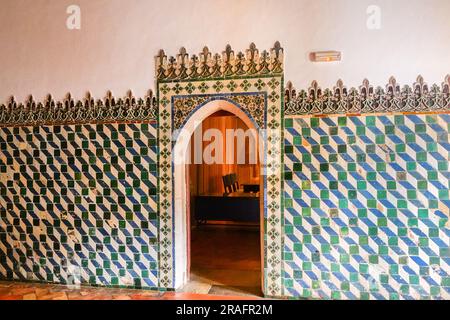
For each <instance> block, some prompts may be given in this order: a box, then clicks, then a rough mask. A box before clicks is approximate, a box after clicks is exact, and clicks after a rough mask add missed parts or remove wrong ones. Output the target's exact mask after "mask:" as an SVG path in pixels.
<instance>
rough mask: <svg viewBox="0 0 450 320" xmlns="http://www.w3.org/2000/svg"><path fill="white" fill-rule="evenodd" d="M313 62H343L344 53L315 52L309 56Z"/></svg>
mask: <svg viewBox="0 0 450 320" xmlns="http://www.w3.org/2000/svg"><path fill="white" fill-rule="evenodd" d="M309 59H310V60H311V61H312V62H332V61H341V60H342V52H340V51H315V52H311V53H310V54H309Z"/></svg>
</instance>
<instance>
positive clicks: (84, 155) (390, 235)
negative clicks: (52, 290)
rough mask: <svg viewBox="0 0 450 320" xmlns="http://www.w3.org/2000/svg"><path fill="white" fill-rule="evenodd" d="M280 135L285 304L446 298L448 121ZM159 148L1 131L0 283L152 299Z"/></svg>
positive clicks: (79, 131)
mask: <svg viewBox="0 0 450 320" xmlns="http://www.w3.org/2000/svg"><path fill="white" fill-rule="evenodd" d="M285 127H286V129H285V150H284V151H285V157H284V163H285V173H284V178H285V181H284V197H285V201H284V202H285V203H284V206H285V210H284V217H285V218H284V219H285V221H284V223H285V227H284V228H285V235H284V246H285V249H284V292H285V294H286V295H288V296H292V297H323V298H331V299H349V298H350V299H359V298H362V299H368V298H370V299H387V298H390V299H410V298H416V299H417V298H431V299H439V298H447V299H449V298H450V249H449V247H450V229H449V223H450V222H449V207H450V200H449V187H450V172H449V153H450V144H449V132H450V130H449V129H450V115H396V116H394V115H392V116H358V117H356V116H355V117H324V118H319V117H303V118H301V117H298V118H286V119H285ZM155 136H156V124H105V125H70V126H41V127H35V128H33V127H21V128H0V218H1V219H0V277H1V278H8V279H23V280H25V279H26V280H38V281H50V282H62V283H67V282H69V283H70V282H71V281H73V279H74V278H76V277H77V272H78V270H80V276H81V280H82V282H83V283H89V284H95V285H125V286H133V287H147V288H153V287H158V285H159V284H158V271H157V270H158V265H157V264H158V243H157V233H158V232H157V227H158V226H157V195H156V186H157V173H156V172H157V168H156V166H157V165H156V162H157V149H156V148H157V147H156V138H155ZM77 267H79V268H77Z"/></svg>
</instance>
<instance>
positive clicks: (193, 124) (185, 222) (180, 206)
mask: <svg viewBox="0 0 450 320" xmlns="http://www.w3.org/2000/svg"><path fill="white" fill-rule="evenodd" d="M218 111H226V112H229V113H231V114H233V115H235V116H236V117H237V118H239V119H240V120H241V121H242V122H244V124H245V125H246V126H247V127H248V128H249V129H253V131H251V132H252V133H254V134H255V135H257V130H258V129H259V128H258V125H257V124H256V123H255V121H254V120H253V119H252V118H251V117H250V116H249V115H248V114H247V113H246V112H245V111H243V109H242V108H241V106H239V105H238V104H237V103H235V102H231V101H227V100H226V99H221V100H213V101H210V102H207V103H206V104H204V105H200V106H198V107H197V109H196V110H195V111H194V112H193V113H192V114H191V115H190V116H189V118H188V119H187V121H186V123H185V124H184V125H183V126H182V128H181V129H180V130H179V131H178V132H177V133H176V136H175V137H174V140H175V145H174V148H173V180H174V203H173V206H174V220H175V224H174V242H175V246H174V247H175V255H174V256H175V284H176V288H181V287H183V286H184V285H185V284H186V283H187V281H188V280H189V271H190V269H189V268H190V266H189V261H190V257H189V251H190V250H189V243H190V233H189V231H190V222H189V216H188V211H189V189H188V183H187V166H186V163H187V162H188V160H189V157H190V152H191V150H190V141H191V137H192V136H193V135H194V132H195V130H196V129H197V128H198V127H199V126H200V125H201V123H202V122H203V121H204V120H205V119H207V118H208V117H210V116H211V115H212V114H214V113H216V112H218ZM254 139H255V141H261V143H260V144H259V150H260V152H259V154H264V150H265V145H264V143H263V142H262V141H263V139H258V137H254ZM259 181H260V190H261V192H260V197H259V199H260V206H259V208H260V244H261V254H260V256H261V271H262V270H264V232H265V230H264V210H265V206H264V203H265V198H266V196H265V194H266V193H265V192H264V190H265V183H266V178H265V176H261V177H260V179H259ZM263 278H264V273H263V272H261V288H262V289H263V290H264V285H263V284H264V279H263Z"/></svg>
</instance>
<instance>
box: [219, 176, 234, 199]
mask: <svg viewBox="0 0 450 320" xmlns="http://www.w3.org/2000/svg"><path fill="white" fill-rule="evenodd" d="M222 181H223V188H224V189H225V194H230V193H232V192H233V191H234V188H233V186H232V183H231V175H229V174H227V175H225V176H223V177H222Z"/></svg>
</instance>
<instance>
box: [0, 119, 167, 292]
mask: <svg viewBox="0 0 450 320" xmlns="http://www.w3.org/2000/svg"><path fill="white" fill-rule="evenodd" d="M156 133H157V129H156V123H155V122H153V123H146V124H105V125H89V124H83V125H64V126H42V127H34V128H33V127H15V128H7V127H3V128H0V144H1V149H0V170H1V171H2V172H5V173H7V174H8V177H7V178H6V180H2V181H1V182H0V193H1V197H0V204H1V209H0V216H1V223H0V275H1V277H2V278H6V279H15V280H33V281H43V282H47V281H48V282H55V283H68V284H70V283H71V282H73V281H76V280H77V279H78V278H79V280H80V281H81V283H85V284H91V285H106V286H118V285H124V286H131V287H146V288H155V287H157V286H158V280H157V274H158V267H157V261H158V260H157V246H156V244H155V240H156V239H157V233H158V231H157V214H156V212H157V195H156V190H157V188H156V186H157V170H156V163H157V152H158V151H157V145H156ZM137 253H138V254H137ZM77 281H78V280H77Z"/></svg>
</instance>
